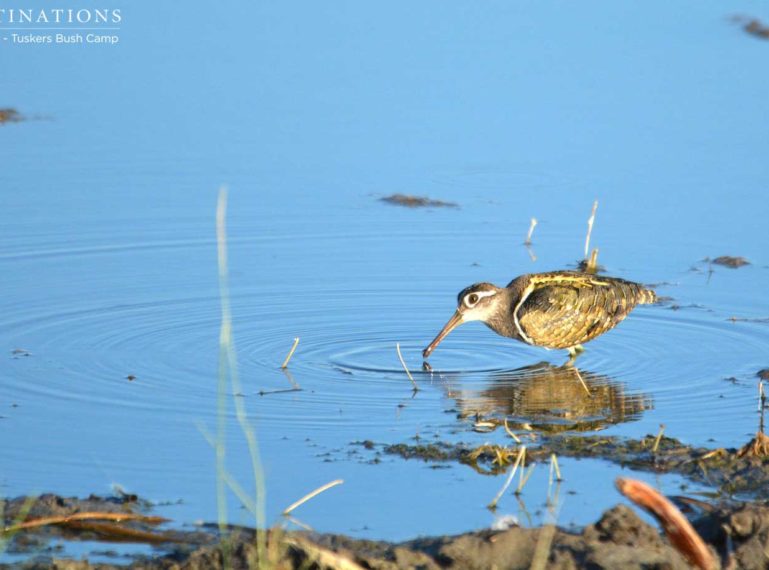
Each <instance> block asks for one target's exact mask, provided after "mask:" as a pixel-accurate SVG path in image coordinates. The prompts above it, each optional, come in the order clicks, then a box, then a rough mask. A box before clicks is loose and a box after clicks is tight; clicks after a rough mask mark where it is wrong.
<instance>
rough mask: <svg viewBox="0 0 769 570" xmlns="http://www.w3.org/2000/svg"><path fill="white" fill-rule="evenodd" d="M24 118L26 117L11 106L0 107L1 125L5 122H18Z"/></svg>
mask: <svg viewBox="0 0 769 570" xmlns="http://www.w3.org/2000/svg"><path fill="white" fill-rule="evenodd" d="M23 120H24V117H22V115H21V113H19V112H18V111H17V110H16V109H11V108H10V107H9V108H6V109H0V125H2V124H4V123H18V122H20V121H23Z"/></svg>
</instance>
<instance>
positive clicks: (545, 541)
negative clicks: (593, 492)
mask: <svg viewBox="0 0 769 570" xmlns="http://www.w3.org/2000/svg"><path fill="white" fill-rule="evenodd" d="M764 437H765V436H764ZM765 443H766V441H765V440H764V439H761V436H760V434H759V436H757V439H755V440H752V441H751V442H749V444H747V445H746V446H744V447H743V448H741V449H715V450H712V449H705V448H694V447H689V446H686V445H683V444H682V443H681V442H679V441H677V440H675V439H673V438H667V437H663V436H661V435H660V434H658V435H657V436H651V435H649V436H647V437H645V438H642V439H639V440H631V439H622V438H617V437H602V436H599V435H590V436H574V435H571V436H561V435H556V436H545V437H541V438H539V439H538V441H537V442H536V444H535V445H532V446H531V447H530V450H529V451H528V457H529V458H530V460H531V461H535V462H536V461H539V462H541V461H545V460H548V459H549V458H550V457H551V455H552V454H553V453H555V454H557V455H559V456H567V457H577V458H584V459H586V460H590V459H601V460H606V461H611V462H614V463H618V464H622V465H625V466H628V467H632V468H633V469H636V470H648V471H655V472H660V473H678V474H680V475H682V476H684V477H685V478H687V479H688V480H691V481H696V482H699V483H703V484H706V485H708V486H711V487H712V488H713V489H714V491H715V492H714V494H713V498H712V500H710V501H708V502H705V501H702V500H700V499H690V498H687V497H672V498H671V499H672V500H673V502H674V503H675V504H677V505H678V507H679V508H680V509H681V511H682V512H683V513H684V514H685V515H686V516H687V517H688V518H689V520H690V521H691V522H692V524H693V526H694V528H695V529H696V531H697V532H698V533H699V535H700V536H701V537H702V538H703V539H704V541H705V543H706V545H707V548H708V549H709V550H710V551H711V553H712V555H713V556H714V558H715V559H716V560H719V561H720V563H721V565H722V567H724V568H765V567H767V565H769V491H767V488H769V485H767V483H769V460H768V459H767V458H766V457H765V456H762V453H761V452H762V451H765V449H763V448H762V445H763V444H765ZM359 445H362V446H363V448H364V449H365V450H366V451H367V452H369V453H372V454H374V455H377V456H379V455H382V454H388V455H396V456H399V457H402V458H404V459H406V460H419V461H425V462H429V463H453V462H456V463H459V464H462V465H466V466H468V467H469V468H472V469H474V470H476V471H479V472H481V473H487V474H497V473H500V472H502V471H506V470H508V469H509V468H510V462H509V461H508V460H509V459H510V457H512V455H513V453H512V451H513V450H514V449H515V447H514V446H511V448H510V450H509V453H508V452H507V448H503V447H500V446H481V447H479V448H475V449H472V448H469V447H467V446H464V445H462V444H448V443H443V442H440V443H437V444H429V445H419V444H418V445H407V444H398V445H379V444H375V443H373V442H368V441H365V442H360V443H359ZM614 492H615V491H614V490H613V489H607V493H614ZM736 494H739V496H740V497H741V499H742V500H736V499H735V498H734V497H735V495H736ZM746 497H748V498H749V500H746V499H745V498H746ZM617 499H618V501H619V495H617ZM0 506H2V512H3V515H4V519H5V521H4V524H5V527H6V528H8V527H9V526H12V525H14V524H18V523H19V522H20V521H21V520H26V521H41V520H44V519H46V518H49V517H58V519H56V521H55V522H54V523H53V524H43V525H40V526H34V527H32V528H26V529H20V528H18V527H17V528H16V529H15V531H14V532H12V533H8V532H6V533H5V535H4V538H5V540H6V543H5V549H6V551H7V552H8V554H12V555H14V556H16V557H17V558H20V559H22V560H23V561H20V562H14V563H11V564H8V563H6V564H0V569H11V568H13V569H25V570H28V569H42V568H62V569H72V570H75V569H78V570H80V569H83V570H85V569H92V568H93V569H97V568H98V569H102V570H108V569H112V568H148V569H156V570H161V569H172V568H173V569H190V570H196V569H202V568H224V567H230V568H236V569H237V568H254V567H256V565H257V562H258V560H259V553H260V552H261V553H262V556H263V559H264V560H266V561H267V562H268V563H269V565H270V567H273V568H376V569H400V568H425V569H432V568H491V567H498V568H530V567H532V566H533V565H534V566H538V567H540V568H564V569H566V568H585V567H589V568H607V569H609V568H639V569H640V568H689V567H690V566H689V565H688V562H687V561H686V560H685V558H684V557H683V556H682V554H681V553H680V552H679V551H678V550H677V549H676V548H674V546H672V545H671V543H670V542H669V541H668V538H667V537H666V536H665V534H663V533H661V532H660V530H659V529H658V528H656V527H655V526H652V525H649V524H647V523H646V522H644V521H643V520H642V519H641V518H640V517H639V516H638V512H637V511H636V510H635V509H634V508H631V507H628V506H626V505H623V504H617V505H616V506H614V507H612V508H610V509H608V510H607V511H605V512H604V514H603V515H602V516H601V517H600V518H599V520H597V521H596V522H594V523H592V524H589V525H587V526H585V527H584V528H583V529H581V531H574V530H569V531H567V530H564V529H561V528H557V527H555V526H553V525H548V524H545V525H543V526H540V527H535V528H523V527H520V526H517V525H516V524H515V523H511V525H510V526H508V527H507V528H501V529H497V530H490V529H485V530H478V531H473V532H467V533H463V534H460V535H455V536H436V537H423V538H418V539H415V540H409V541H404V542H397V543H394V542H386V541H374V540H362V539H356V538H351V537H348V536H344V535H338V534H319V533H314V532H309V531H285V530H283V529H282V528H279V527H274V528H272V529H271V530H270V531H268V533H266V535H265V534H262V537H264V539H265V543H263V546H262V549H261V550H259V549H258V547H257V536H256V533H255V532H254V530H253V529H248V528H242V527H229V528H227V529H224V530H223V531H222V529H219V528H218V527H217V526H216V525H214V524H202V525H199V526H194V527H190V526H189V525H187V526H183V527H181V528H180V527H179V526H178V525H176V526H175V525H174V523H173V522H171V521H165V520H163V519H159V518H158V517H154V516H153V506H152V505H151V504H150V503H148V502H146V501H143V500H142V499H140V498H138V497H136V496H133V495H123V496H120V497H107V498H105V497H98V496H91V497H88V498H85V499H77V498H65V497H60V496H57V495H51V494H49V495H42V496H40V497H37V498H35V499H34V500H30V499H28V498H25V497H19V498H16V499H12V500H5V501H2V505H0ZM105 513H106V514H105ZM91 514H93V516H95V517H98V516H103V517H105V518H106V517H113V519H114V518H115V517H121V516H132V517H135V519H134V520H128V521H125V520H121V521H114V520H109V521H107V522H105V521H104V520H98V519H97V520H93V519H85V520H84V519H82V518H79V519H78V518H77V517H86V516H87V515H91ZM73 515H74V517H73ZM68 517H69V518H68ZM83 540H89V541H102V542H104V543H108V544H109V543H112V544H113V545H114V550H116V551H119V546H117V543H139V544H147V545H151V546H152V548H153V552H154V554H152V555H135V556H130V557H129V556H126V555H120V556H119V555H117V553H115V558H116V559H117V560H116V561H115V562H94V563H90V562H88V561H87V560H67V559H66V557H65V556H62V554H61V550H60V548H61V546H60V545H61V542H62V541H72V542H74V541H83ZM104 552H107V553H109V552H113V550H111V549H110V548H105V549H104V550H103V551H94V556H96V555H98V556H99V558H98V559H104Z"/></svg>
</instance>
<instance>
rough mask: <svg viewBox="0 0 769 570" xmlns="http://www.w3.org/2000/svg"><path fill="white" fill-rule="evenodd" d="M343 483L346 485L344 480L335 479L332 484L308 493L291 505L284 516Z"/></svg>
mask: <svg viewBox="0 0 769 570" xmlns="http://www.w3.org/2000/svg"><path fill="white" fill-rule="evenodd" d="M342 483H344V480H342V479H335V480H334V481H331V482H330V483H326V484H325V485H322V486H320V487H318V488H317V489H315V490H314V491H312V492H310V493H307V494H306V495H305V496H304V497H302V498H301V499H299V500H298V501H295V502H294V503H292V504H291V505H289V506H288V507H286V509H285V510H284V511H283V514H284V515H287V514H289V513H290V512H291V511H293V510H294V509H295V508H297V507H299V506H301V505H303V504H305V503H306V502H307V501H309V500H310V499H312V498H313V497H315V496H317V495H320V494H321V493H322V492H323V491H326V490H328V489H330V488H331V487H336V486H337V485H341V484H342Z"/></svg>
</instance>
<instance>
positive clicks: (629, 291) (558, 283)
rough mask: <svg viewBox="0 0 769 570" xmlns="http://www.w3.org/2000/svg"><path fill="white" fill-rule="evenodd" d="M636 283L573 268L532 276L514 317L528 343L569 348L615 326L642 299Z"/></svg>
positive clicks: (642, 290) (641, 291)
mask: <svg viewBox="0 0 769 570" xmlns="http://www.w3.org/2000/svg"><path fill="white" fill-rule="evenodd" d="M643 296H644V289H643V288H642V287H640V286H639V285H637V284H635V283H630V282H629V281H624V280H622V279H613V278H607V277H599V276H594V275H586V274H579V273H575V274H573V275H567V274H555V275H548V274H542V275H536V276H532V278H531V280H530V282H529V283H528V285H527V287H526V289H525V290H524V292H523V294H522V295H521V300H520V301H519V302H518V304H517V305H516V307H515V308H514V311H513V314H514V320H515V324H516V327H517V328H518V331H519V332H520V333H521V336H522V337H523V339H524V340H525V341H526V342H528V343H529V344H535V345H537V346H545V347H548V348H569V347H572V346H576V345H577V344H581V343H583V342H587V341H589V340H592V339H594V338H595V337H597V336H598V335H600V334H603V333H605V332H606V331H608V330H610V329H612V328H614V327H615V326H617V324H618V323H619V322H620V321H622V320H623V319H624V318H625V317H626V316H627V315H628V313H630V311H631V310H632V309H633V307H635V306H636V305H637V304H638V303H639V302H643V300H642V299H643Z"/></svg>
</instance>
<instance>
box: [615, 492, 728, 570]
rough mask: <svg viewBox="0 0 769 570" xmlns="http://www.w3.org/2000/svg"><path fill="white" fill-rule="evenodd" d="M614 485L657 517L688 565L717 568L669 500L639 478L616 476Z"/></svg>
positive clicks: (707, 549) (696, 535)
mask: <svg viewBox="0 0 769 570" xmlns="http://www.w3.org/2000/svg"><path fill="white" fill-rule="evenodd" d="M616 485H617V489H619V492H620V493H622V494H623V495H625V496H626V497H627V498H628V499H630V500H631V501H633V502H634V503H635V504H636V505H638V506H639V507H642V508H643V509H644V510H646V511H647V512H649V513H650V514H651V515H652V516H654V518H656V519H657V521H658V522H659V524H660V525H661V526H662V529H663V530H664V531H665V535H666V536H667V537H668V540H670V543H671V544H672V545H673V546H674V547H675V549H676V550H678V552H680V553H681V554H682V555H683V556H684V557H685V558H686V559H687V560H688V561H689V562H690V563H691V564H692V565H694V566H696V567H697V568H700V569H701V570H713V569H715V568H717V563H716V559H715V558H714V557H713V554H712V553H711V552H710V549H709V548H708V546H707V545H706V544H705V541H704V540H702V537H701V536H700V535H699V534H697V531H696V530H694V528H693V527H692V525H691V523H690V522H689V521H688V520H687V519H686V517H685V516H684V515H682V514H681V511H679V510H678V509H677V508H676V506H675V505H674V504H673V503H671V502H670V501H669V500H667V499H666V498H665V497H664V496H662V495H661V494H660V493H659V492H658V491H656V490H655V489H654V488H652V487H650V486H649V485H647V484H646V483H644V482H642V481H637V480H635V479H622V478H619V479H617V481H616Z"/></svg>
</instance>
